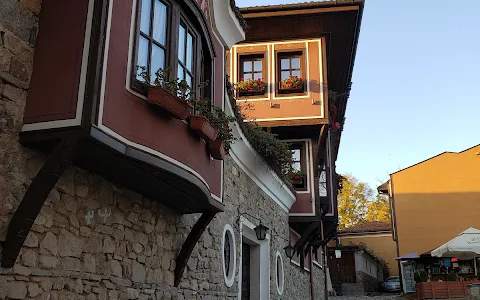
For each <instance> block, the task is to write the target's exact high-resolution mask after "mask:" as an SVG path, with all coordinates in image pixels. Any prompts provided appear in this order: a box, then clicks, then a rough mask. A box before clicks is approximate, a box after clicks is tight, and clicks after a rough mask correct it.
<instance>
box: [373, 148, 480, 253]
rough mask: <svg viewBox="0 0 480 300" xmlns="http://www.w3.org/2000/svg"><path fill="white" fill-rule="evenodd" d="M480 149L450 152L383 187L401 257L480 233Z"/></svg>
mask: <svg viewBox="0 0 480 300" xmlns="http://www.w3.org/2000/svg"><path fill="white" fill-rule="evenodd" d="M479 170H480V145H477V146H474V147H472V148H469V149H467V150H464V151H462V152H459V153H455V152H444V153H442V154H439V155H437V156H434V157H432V158H429V159H427V160H425V161H422V162H420V163H418V164H415V165H413V166H410V167H408V168H405V169H403V170H400V171H398V172H395V173H393V174H391V175H390V180H389V181H388V182H386V183H384V184H382V185H381V186H379V187H378V191H379V192H380V193H383V194H387V195H388V196H389V199H390V205H391V214H392V222H393V239H394V241H395V243H396V248H397V256H404V255H406V254H409V253H412V252H416V253H418V254H419V255H421V254H423V253H426V252H428V253H429V252H430V251H431V250H433V249H435V248H437V247H438V246H440V245H442V244H443V243H445V242H447V241H449V240H450V239H452V238H454V237H455V236H456V235H458V233H460V232H462V231H464V230H465V229H468V228H469V227H475V228H478V227H480V218H479V211H480V172H479Z"/></svg>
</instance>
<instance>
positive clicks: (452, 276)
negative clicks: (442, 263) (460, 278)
mask: <svg viewBox="0 0 480 300" xmlns="http://www.w3.org/2000/svg"><path fill="white" fill-rule="evenodd" d="M446 280H447V281H457V272H455V271H454V270H451V271H450V272H448V275H447V278H446Z"/></svg>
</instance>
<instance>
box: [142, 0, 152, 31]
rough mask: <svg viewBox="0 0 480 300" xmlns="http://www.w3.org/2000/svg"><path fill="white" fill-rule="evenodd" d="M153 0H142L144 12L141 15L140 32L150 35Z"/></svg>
mask: <svg viewBox="0 0 480 300" xmlns="http://www.w3.org/2000/svg"><path fill="white" fill-rule="evenodd" d="M151 6H152V0H142V12H141V14H140V30H141V31H142V32H143V33H145V34H147V35H150V11H151Z"/></svg>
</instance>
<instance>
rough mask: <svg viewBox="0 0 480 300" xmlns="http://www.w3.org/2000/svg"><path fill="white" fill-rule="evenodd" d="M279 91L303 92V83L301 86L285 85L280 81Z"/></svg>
mask: <svg viewBox="0 0 480 300" xmlns="http://www.w3.org/2000/svg"><path fill="white" fill-rule="evenodd" d="M278 91H279V92H280V93H285V94H287V93H302V92H303V83H302V84H301V85H299V86H295V87H292V86H284V85H282V83H281V82H280V83H279V84H278Z"/></svg>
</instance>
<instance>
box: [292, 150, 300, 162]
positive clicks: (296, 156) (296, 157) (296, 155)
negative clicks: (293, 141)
mask: <svg viewBox="0 0 480 300" xmlns="http://www.w3.org/2000/svg"><path fill="white" fill-rule="evenodd" d="M292 158H293V161H300V149H295V150H292Z"/></svg>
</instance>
